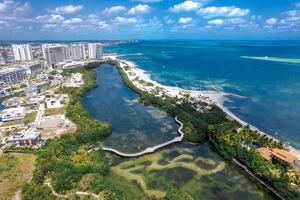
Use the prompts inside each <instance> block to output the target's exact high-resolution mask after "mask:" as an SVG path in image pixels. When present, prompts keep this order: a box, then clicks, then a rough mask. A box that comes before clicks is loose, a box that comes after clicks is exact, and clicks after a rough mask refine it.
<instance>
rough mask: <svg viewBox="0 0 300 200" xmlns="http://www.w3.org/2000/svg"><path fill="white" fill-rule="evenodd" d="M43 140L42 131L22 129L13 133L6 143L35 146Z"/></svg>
mask: <svg viewBox="0 0 300 200" xmlns="http://www.w3.org/2000/svg"><path fill="white" fill-rule="evenodd" d="M40 140H41V133H39V132H31V131H22V132H18V133H14V134H12V135H11V136H10V137H9V138H8V140H7V141H6V143H8V144H15V145H17V146H33V145H37V144H38V143H39V141H40Z"/></svg>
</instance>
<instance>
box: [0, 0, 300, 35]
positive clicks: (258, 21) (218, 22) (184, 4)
mask: <svg viewBox="0 0 300 200" xmlns="http://www.w3.org/2000/svg"><path fill="white" fill-rule="evenodd" d="M45 39H48V40H86V39H300V0H187V1H184V0H81V1H78V0H77V1H75V0H70V1H67V0H66V1H62V0H48V1H46V0H44V1H41V0H27V1H21V0H19V1H15V0H0V40H45Z"/></svg>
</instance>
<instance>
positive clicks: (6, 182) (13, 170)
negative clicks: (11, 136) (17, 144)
mask: <svg viewBox="0 0 300 200" xmlns="http://www.w3.org/2000/svg"><path fill="white" fill-rule="evenodd" d="M35 158H36V156H34V155H32V154H17V153H13V154H3V155H1V156H0V197H1V199H10V198H12V197H13V196H14V195H15V193H16V192H18V191H20V190H21V188H22V185H23V184H24V183H26V182H27V181H29V180H30V179H31V177H32V172H33V169H34V165H35Z"/></svg>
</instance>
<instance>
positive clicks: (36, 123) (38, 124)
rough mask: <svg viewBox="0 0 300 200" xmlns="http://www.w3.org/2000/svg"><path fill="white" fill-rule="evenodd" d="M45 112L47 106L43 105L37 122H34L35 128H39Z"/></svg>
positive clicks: (40, 107)
mask: <svg viewBox="0 0 300 200" xmlns="http://www.w3.org/2000/svg"><path fill="white" fill-rule="evenodd" d="M44 111H45V104H43V103H41V104H40V106H39V110H38V113H37V115H36V118H35V121H34V127H35V128H38V127H39V126H40V124H41V120H42V117H43V114H44Z"/></svg>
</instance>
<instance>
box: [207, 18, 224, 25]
mask: <svg viewBox="0 0 300 200" xmlns="http://www.w3.org/2000/svg"><path fill="white" fill-rule="evenodd" d="M208 24H209V25H223V24H224V20H223V19H214V20H210V21H208Z"/></svg>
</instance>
